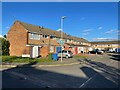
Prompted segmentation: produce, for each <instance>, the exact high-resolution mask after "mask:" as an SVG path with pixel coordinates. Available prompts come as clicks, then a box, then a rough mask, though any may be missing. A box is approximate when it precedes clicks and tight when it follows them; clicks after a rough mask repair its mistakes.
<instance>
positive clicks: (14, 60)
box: [0, 56, 55, 63]
mask: <svg viewBox="0 0 120 90" xmlns="http://www.w3.org/2000/svg"><path fill="white" fill-rule="evenodd" d="M1 59H2V62H11V63H31V62H39V63H40V62H55V61H54V60H50V59H48V58H44V57H41V58H34V59H32V58H23V57H17V56H0V60H1Z"/></svg>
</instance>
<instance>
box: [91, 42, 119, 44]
mask: <svg viewBox="0 0 120 90" xmlns="http://www.w3.org/2000/svg"><path fill="white" fill-rule="evenodd" d="M119 43H120V41H99V42H91V44H119Z"/></svg>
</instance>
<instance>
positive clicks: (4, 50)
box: [0, 38, 10, 55]
mask: <svg viewBox="0 0 120 90" xmlns="http://www.w3.org/2000/svg"><path fill="white" fill-rule="evenodd" d="M9 47H10V43H9V41H7V40H6V39H4V38H0V55H9Z"/></svg>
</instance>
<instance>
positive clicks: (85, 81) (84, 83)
mask: <svg viewBox="0 0 120 90" xmlns="http://www.w3.org/2000/svg"><path fill="white" fill-rule="evenodd" d="M96 75H97V73H96V74H95V75H94V76H93V77H91V78H89V79H88V80H87V81H85V82H84V83H83V84H82V85H80V86H79V88H82V87H83V86H84V85H86V84H87V83H88V82H89V81H90V80H92V79H93V78H94V77H95V76H96Z"/></svg>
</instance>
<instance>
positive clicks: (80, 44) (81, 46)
mask: <svg viewBox="0 0 120 90" xmlns="http://www.w3.org/2000/svg"><path fill="white" fill-rule="evenodd" d="M65 44H67V45H69V46H79V47H89V46H88V45H81V44H79V45H76V44H71V43H65Z"/></svg>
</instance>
